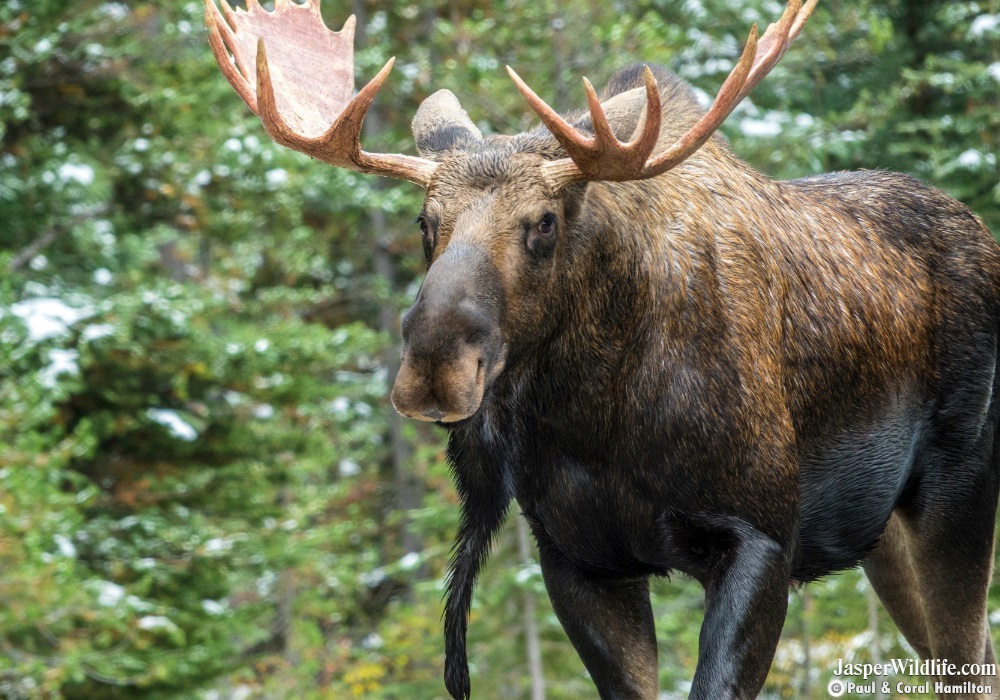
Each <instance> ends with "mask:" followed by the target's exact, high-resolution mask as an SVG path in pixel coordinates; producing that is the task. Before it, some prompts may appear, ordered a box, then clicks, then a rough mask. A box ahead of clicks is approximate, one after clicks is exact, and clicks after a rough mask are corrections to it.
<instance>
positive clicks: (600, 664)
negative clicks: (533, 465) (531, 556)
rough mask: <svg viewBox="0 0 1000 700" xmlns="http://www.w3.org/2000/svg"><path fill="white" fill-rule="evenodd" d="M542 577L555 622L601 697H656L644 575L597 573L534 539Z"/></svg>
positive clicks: (642, 699)
mask: <svg viewBox="0 0 1000 700" xmlns="http://www.w3.org/2000/svg"><path fill="white" fill-rule="evenodd" d="M539 555H540V560H541V565H542V576H543V578H544V579H545V588H546V589H547V590H548V593H549V598H550V599H551V601H552V607H553V609H554V610H555V613H556V616H557V617H558V618H559V622H560V623H562V626H563V629H565V630H566V634H567V635H568V636H569V639H570V641H571V642H572V643H573V646H574V647H575V648H576V651H577V653H578V654H579V655H580V658H581V659H583V664H584V666H586V667H587V671H589V672H590V676H591V678H593V680H594V684H595V685H596V686H597V690H598V693H600V696H601V699H602V700H655V699H656V697H657V692H658V691H657V684H658V673H657V651H656V631H655V627H654V623H653V611H652V608H651V607H650V604H649V579H648V578H646V577H641V578H635V579H624V580H621V579H604V578H596V577H593V576H590V575H588V574H587V573H585V572H583V571H581V570H579V569H578V568H577V567H575V566H574V565H573V564H571V563H570V562H568V561H567V560H566V559H565V558H564V557H563V555H562V554H560V553H559V552H558V551H556V550H555V549H554V548H553V547H551V546H546V545H545V544H544V543H543V542H539Z"/></svg>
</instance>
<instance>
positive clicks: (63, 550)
mask: <svg viewBox="0 0 1000 700" xmlns="http://www.w3.org/2000/svg"><path fill="white" fill-rule="evenodd" d="M52 539H54V540H55V541H56V546H57V547H58V548H59V553H60V554H61V555H63V556H64V557H66V558H68V559H76V547H75V546H74V545H73V543H72V542H70V540H69V538H68V537H66V536H65V535H56V536H55V537H53V538H52Z"/></svg>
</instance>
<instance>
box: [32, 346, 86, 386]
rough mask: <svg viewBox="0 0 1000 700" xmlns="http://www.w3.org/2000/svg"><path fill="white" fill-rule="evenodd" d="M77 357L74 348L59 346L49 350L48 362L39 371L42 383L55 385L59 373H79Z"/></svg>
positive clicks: (78, 357) (78, 356) (77, 354)
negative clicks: (66, 348) (67, 348)
mask: <svg viewBox="0 0 1000 700" xmlns="http://www.w3.org/2000/svg"><path fill="white" fill-rule="evenodd" d="M79 359H80V353H79V352H77V351H76V350H65V349H61V348H53V349H52V350H49V364H48V366H46V367H45V369H43V370H42V371H41V372H40V373H39V378H40V380H41V382H42V384H43V385H44V386H47V387H49V388H51V387H54V386H55V385H56V380H57V379H58V377H59V375H60V374H79V373H80V365H79V363H78V362H77V361H78V360H79Z"/></svg>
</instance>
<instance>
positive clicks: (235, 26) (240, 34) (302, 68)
mask: <svg viewBox="0 0 1000 700" xmlns="http://www.w3.org/2000/svg"><path fill="white" fill-rule="evenodd" d="M220 2H221V3H222V11H221V12H220V10H219V8H218V7H217V6H216V4H215V0H205V21H206V22H207V24H208V37H209V43H210V44H211V46H212V53H214V54H215V59H216V60H217V61H218V62H219V67H220V68H221V69H222V72H223V74H224V75H225V76H226V78H227V79H228V80H229V83H230V84H231V85H232V86H233V88H234V89H235V90H236V92H237V93H238V94H239V96H240V97H242V98H243V101H244V102H246V104H247V106H248V107H250V109H252V110H253V111H254V113H255V114H256V115H257V116H259V117H260V120H261V122H263V124H264V129H265V130H266V131H267V133H268V135H269V136H270V137H271V138H272V139H274V140H275V141H277V142H278V143H280V144H281V145H283V146H287V147H289V148H292V149H294V150H296V151H300V152H302V153H305V154H307V155H309V156H312V157H313V158H316V159H317V160H321V161H323V162H324V163H329V164H331V165H336V166H339V167H342V168H349V169H351V170H356V171H358V172H362V173H373V174H376V175H384V176H386V177H394V178H398V179H402V180H409V181H410V182H414V183H416V184H418V185H422V186H425V187H426V186H427V184H428V183H429V182H430V180H431V176H432V175H433V174H434V170H435V168H437V163H435V162H434V161H430V160H426V159H424V158H417V157H415V156H407V155H399V154H381V153H367V152H365V151H363V150H361V142H360V138H361V125H362V123H363V122H364V119H365V114H366V113H367V112H368V108H369V106H371V103H372V100H374V99H375V95H377V94H378V91H379V88H381V87H382V83H383V82H384V81H385V79H386V77H387V76H388V75H389V71H391V70H392V64H393V62H394V61H395V59H394V58H390V59H389V62H388V63H386V64H385V67H383V68H382V70H380V71H379V73H378V75H376V76H375V78H374V79H372V81H371V82H370V83H368V84H367V85H366V86H365V87H364V88H362V90H361V91H360V92H359V93H358V94H357V95H353V92H354V47H353V43H354V17H353V16H352V17H350V18H349V19H348V20H347V22H345V23H344V27H343V29H341V30H340V31H339V32H333V31H330V30H329V29H328V28H327V27H326V25H325V24H324V23H323V18H322V16H321V15H320V11H319V0H306V3H305V4H304V5H300V4H297V3H294V2H291V0H276V2H275V9H274V11H273V12H268V11H267V10H265V9H263V8H262V7H261V6H260V4H259V3H258V2H257V0H247V10H243V9H239V8H237V9H236V10H234V9H233V8H232V7H230V6H229V4H228V3H227V2H226V0H220ZM223 12H224V13H225V14H224V15H223ZM265 46H266V50H265ZM227 49H228V50H227ZM230 52H231V53H232V59H230V55H229V54H230ZM269 53H270V60H269V56H268V54H269ZM272 75H273V76H276V78H277V80H274V79H272ZM275 86H277V90H275ZM352 95H353V96H352Z"/></svg>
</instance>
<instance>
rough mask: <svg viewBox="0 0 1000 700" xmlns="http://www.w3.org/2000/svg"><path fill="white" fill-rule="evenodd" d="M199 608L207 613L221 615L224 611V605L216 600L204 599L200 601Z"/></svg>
mask: <svg viewBox="0 0 1000 700" xmlns="http://www.w3.org/2000/svg"><path fill="white" fill-rule="evenodd" d="M201 608H202V610H204V611H205V612H207V613H208V614H209V615H221V614H222V613H224V612H226V606H225V605H223V604H222V603H220V602H219V601H217V600H209V599H207V598H206V599H205V600H203V601H201Z"/></svg>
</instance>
